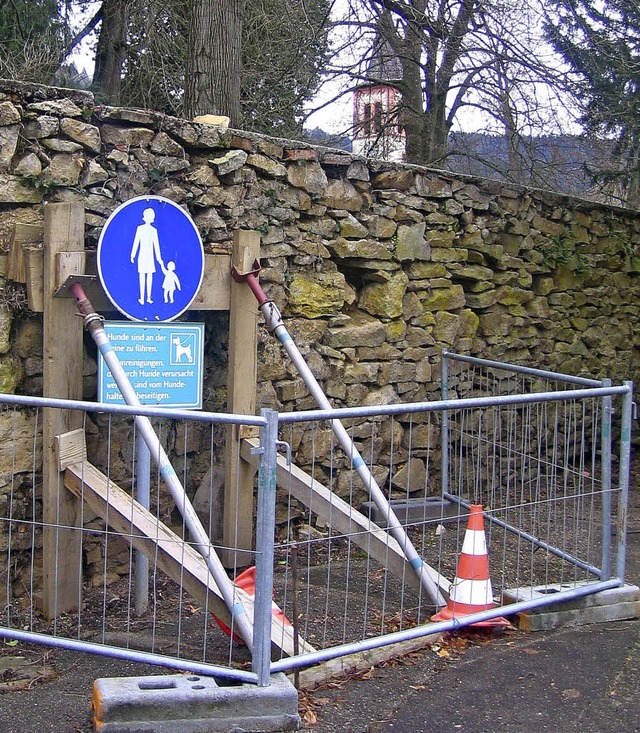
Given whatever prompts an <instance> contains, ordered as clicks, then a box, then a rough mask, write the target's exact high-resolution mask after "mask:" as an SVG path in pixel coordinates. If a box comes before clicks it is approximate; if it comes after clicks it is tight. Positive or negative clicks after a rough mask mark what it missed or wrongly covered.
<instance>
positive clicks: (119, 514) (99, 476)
mask: <svg viewBox="0 0 640 733" xmlns="http://www.w3.org/2000/svg"><path fill="white" fill-rule="evenodd" d="M75 437H77V436H69V440H68V444H67V446H66V450H67V451H68V449H69V446H72V445H74V444H76V440H75ZM64 484H65V486H66V487H67V489H69V491H71V492H72V493H73V494H74V495H75V496H77V497H79V498H82V499H83V500H84V501H85V503H86V504H87V505H88V506H89V507H90V508H91V509H92V510H93V511H94V512H95V513H96V514H98V515H99V516H101V517H102V518H103V519H104V520H105V522H106V523H107V524H108V525H109V527H110V528H111V529H113V530H115V531H117V532H119V533H120V534H121V536H122V537H123V538H124V539H125V540H127V542H129V543H131V545H132V546H133V547H134V548H135V549H136V550H140V551H141V552H143V553H144V554H145V555H146V556H147V557H148V558H149V561H150V562H152V563H156V564H157V566H158V567H159V568H160V569H161V570H162V571H163V572H164V573H166V574H167V575H168V576H169V577H170V578H171V579H172V580H174V581H175V582H176V583H178V584H179V585H182V587H184V589H185V590H186V591H187V592H188V593H189V594H190V595H191V596H192V597H193V598H194V599H195V600H196V601H197V602H198V603H199V604H201V605H202V606H203V607H206V608H208V609H209V610H210V611H211V613H214V614H215V615H216V616H218V617H219V618H220V619H221V620H222V621H224V622H225V623H226V624H227V625H230V623H231V615H230V613H229V610H228V608H227V606H226V604H225V602H224V600H223V598H222V594H221V593H220V590H219V589H218V587H217V585H216V583H215V580H214V579H213V576H212V575H211V573H210V572H209V569H208V567H207V564H206V562H205V560H204V558H203V557H202V555H200V553H199V552H197V551H196V550H195V549H194V548H193V547H192V546H191V545H189V544H188V543H185V542H184V541H183V540H182V539H181V538H180V537H178V535H176V534H175V533H174V532H172V531H171V530H170V529H169V528H168V527H167V526H166V525H165V524H163V523H162V522H160V521H159V520H158V519H157V518H156V517H155V516H154V515H153V514H151V513H150V512H149V511H148V510H147V509H145V508H144V507H143V506H142V505H141V504H139V503H138V502H137V501H135V499H133V498H132V497H131V496H129V495H128V494H127V493H126V492H124V491H123V490H122V489H121V488H120V487H119V486H117V484H115V483H113V481H110V480H109V478H108V477H107V476H105V475H104V474H103V473H101V472H100V471H99V470H98V469H97V468H96V467H95V466H93V465H91V464H90V463H86V462H79V463H71V464H69V465H67V467H66V470H65V474H64ZM212 552H215V550H213V548H212ZM236 592H237V595H238V599H239V600H240V601H241V602H242V605H243V606H244V608H245V609H246V612H247V615H248V617H249V619H250V621H251V622H252V623H253V608H254V602H253V597H252V596H250V595H248V594H247V593H246V592H245V591H243V590H242V589H241V588H237V589H236ZM271 640H272V642H273V643H274V644H275V645H276V646H277V647H278V648H279V649H281V650H282V651H283V652H284V653H285V654H287V655H289V656H291V655H293V649H294V638H293V628H292V627H291V626H288V625H286V624H283V623H282V621H280V620H279V619H278V618H276V617H273V618H272V625H271ZM298 643H299V645H300V650H301V651H303V652H311V651H314V648H313V647H312V646H311V645H310V644H309V643H307V642H306V641H305V640H304V639H303V638H302V637H298Z"/></svg>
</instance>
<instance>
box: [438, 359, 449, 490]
mask: <svg viewBox="0 0 640 733" xmlns="http://www.w3.org/2000/svg"><path fill="white" fill-rule="evenodd" d="M447 357H448V353H447V352H446V351H443V352H442V355H441V358H440V396H441V397H442V399H443V400H447V399H449V363H448V362H447ZM440 443H441V445H440V473H441V476H440V483H441V486H442V496H445V494H448V493H449V411H448V410H443V411H442V422H441V427H440Z"/></svg>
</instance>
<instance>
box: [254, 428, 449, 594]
mask: <svg viewBox="0 0 640 733" xmlns="http://www.w3.org/2000/svg"><path fill="white" fill-rule="evenodd" d="M259 445H260V444H259V441H258V440H257V439H254V438H246V439H245V440H243V441H242V445H241V448H240V455H241V457H242V458H243V459H244V460H245V461H247V462H249V463H254V462H257V461H258V460H259V457H258V456H257V455H255V454H252V453H251V449H252V448H258V447H259ZM276 483H277V485H278V486H280V487H281V488H283V489H286V490H288V491H290V492H291V495H292V496H294V497H295V498H296V499H297V500H298V501H301V502H302V503H303V504H304V505H305V506H307V507H309V508H310V509H311V510H312V511H313V512H314V513H315V514H317V515H318V516H319V517H320V518H321V519H322V520H323V521H325V522H327V524H329V526H331V527H332V528H333V529H334V530H337V531H338V532H339V533H340V534H344V535H349V537H350V539H351V541H352V542H354V543H355V544H356V545H358V547H361V548H362V549H363V550H364V551H365V552H367V553H368V554H369V555H370V556H371V557H373V558H375V559H376V560H377V561H378V562H379V563H380V564H381V565H382V566H384V567H386V568H388V569H389V570H390V571H391V572H392V573H393V574H394V575H396V576H397V577H399V578H402V579H403V580H404V581H406V582H407V583H409V584H410V585H411V586H412V587H414V588H416V589H417V590H418V589H420V587H421V584H420V578H418V576H417V575H416V573H415V571H414V570H413V568H412V567H411V564H410V563H409V561H408V560H407V558H406V557H405V555H404V553H403V552H402V548H401V547H400V544H399V543H398V541H397V540H396V539H395V538H394V537H392V536H391V535H390V534H389V533H388V532H385V531H384V530H383V529H381V528H380V527H379V526H378V525H377V524H374V523H373V522H372V521H370V520H369V519H368V518H367V517H366V516H365V515H364V514H362V513H361V512H359V511H358V510H357V509H354V508H353V507H352V506H351V505H350V504H348V503H347V502H346V501H344V500H343V499H341V498H340V497H339V496H337V495H336V494H334V493H333V492H332V491H330V490H329V489H328V488H327V487H326V486H323V485H322V484H321V483H320V482H319V481H316V480H315V479H314V478H312V477H311V476H309V474H308V473H305V472H304V471H303V470H302V469H300V468H298V467H297V466H294V465H293V464H292V465H290V466H289V465H287V462H286V460H285V459H284V458H283V457H282V456H278V463H277V468H276ZM427 572H428V573H429V575H431V577H432V578H433V581H434V582H435V583H436V584H437V585H438V586H439V587H440V589H441V590H442V592H443V593H445V594H447V595H448V594H449V590H450V588H451V583H450V581H449V580H447V578H445V577H444V575H441V574H440V573H438V572H437V570H435V569H434V568H432V567H430V566H427Z"/></svg>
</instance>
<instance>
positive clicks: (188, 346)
mask: <svg viewBox="0 0 640 733" xmlns="http://www.w3.org/2000/svg"><path fill="white" fill-rule="evenodd" d="M104 330H105V331H106V334H107V336H108V338H109V342H110V344H111V348H112V349H113V350H114V352H115V353H116V356H117V357H118V359H119V360H120V364H121V365H122V368H123V369H124V371H125V373H126V374H127V376H128V377H129V381H130V382H131V384H132V386H133V389H134V390H135V392H136V394H137V395H138V399H139V400H140V403H141V404H143V405H155V406H160V407H184V408H194V409H201V408H202V382H203V362H204V359H203V350H204V324H202V323H188V324H187V323H157V324H154V325H148V326H147V325H143V324H141V323H127V322H124V321H108V322H105V324H104ZM98 357H99V358H98V400H99V401H100V402H103V403H106V404H109V405H123V404H125V402H124V399H123V397H122V395H121V394H120V390H119V389H118V386H117V385H116V383H115V381H114V379H113V377H112V375H111V372H110V370H109V368H108V367H107V365H106V363H105V361H104V359H103V358H102V355H100V354H99V355H98Z"/></svg>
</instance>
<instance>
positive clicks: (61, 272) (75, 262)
mask: <svg viewBox="0 0 640 733" xmlns="http://www.w3.org/2000/svg"><path fill="white" fill-rule="evenodd" d="M84 269H85V253H84V252H58V253H57V255H56V284H55V293H56V297H60V296H61V295H62V294H63V293H61V292H60V291H61V289H62V287H63V286H64V285H65V283H66V282H67V280H68V279H69V278H70V277H72V276H73V275H84ZM69 296H71V293H65V297H69ZM71 297H73V296H71Z"/></svg>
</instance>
